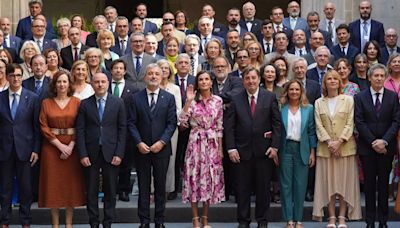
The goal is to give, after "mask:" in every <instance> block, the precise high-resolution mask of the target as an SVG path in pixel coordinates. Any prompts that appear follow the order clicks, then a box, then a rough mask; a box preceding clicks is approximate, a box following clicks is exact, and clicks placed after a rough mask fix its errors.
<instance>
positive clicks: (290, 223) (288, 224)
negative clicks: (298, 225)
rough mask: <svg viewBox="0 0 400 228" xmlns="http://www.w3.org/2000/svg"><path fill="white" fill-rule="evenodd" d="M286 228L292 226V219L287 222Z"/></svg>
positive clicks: (292, 227)
mask: <svg viewBox="0 0 400 228" xmlns="http://www.w3.org/2000/svg"><path fill="white" fill-rule="evenodd" d="M286 228H294V222H293V221H289V222H287V224H286Z"/></svg>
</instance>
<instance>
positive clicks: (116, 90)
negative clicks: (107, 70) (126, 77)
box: [113, 82, 121, 97]
mask: <svg viewBox="0 0 400 228" xmlns="http://www.w3.org/2000/svg"><path fill="white" fill-rule="evenodd" d="M113 83H114V84H115V86H114V92H113V95H114V96H117V97H119V84H121V82H113Z"/></svg>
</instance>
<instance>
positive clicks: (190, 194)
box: [179, 95, 225, 204]
mask: <svg viewBox="0 0 400 228" xmlns="http://www.w3.org/2000/svg"><path fill="white" fill-rule="evenodd" d="M222 104H223V103H222V99H221V98H220V97H218V96H215V95H213V96H211V97H210V98H209V99H208V100H207V101H203V100H200V101H199V102H196V101H193V103H192V104H191V106H190V109H189V112H188V113H187V112H184V111H182V112H181V113H180V115H179V122H181V123H187V122H189V124H190V126H191V128H192V129H191V131H190V136H189V142H188V146H187V150H186V155H185V163H184V169H183V189H182V200H183V202H184V203H189V202H199V201H200V202H208V203H210V204H215V203H220V202H221V201H224V200H225V189H224V188H225V184H224V170H223V168H222V158H221V156H220V154H219V152H218V147H219V143H218V138H222V114H223V109H222Z"/></svg>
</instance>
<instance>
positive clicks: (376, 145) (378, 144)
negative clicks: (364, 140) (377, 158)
mask: <svg viewBox="0 0 400 228" xmlns="http://www.w3.org/2000/svg"><path fill="white" fill-rule="evenodd" d="M371 145H372V149H374V150H375V151H376V152H377V153H378V154H386V152H387V150H386V143H385V140H383V139H375V140H374V141H373V142H372V143H371Z"/></svg>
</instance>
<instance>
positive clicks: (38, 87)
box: [35, 80, 42, 94]
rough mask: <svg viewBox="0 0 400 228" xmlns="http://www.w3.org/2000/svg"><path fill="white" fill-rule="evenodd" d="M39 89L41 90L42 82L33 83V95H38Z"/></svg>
mask: <svg viewBox="0 0 400 228" xmlns="http://www.w3.org/2000/svg"><path fill="white" fill-rule="evenodd" d="M41 88H42V82H41V81H39V80H37V81H35V93H36V94H39V93H40V90H41Z"/></svg>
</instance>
